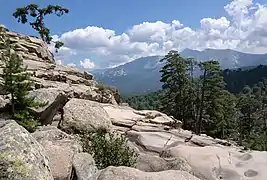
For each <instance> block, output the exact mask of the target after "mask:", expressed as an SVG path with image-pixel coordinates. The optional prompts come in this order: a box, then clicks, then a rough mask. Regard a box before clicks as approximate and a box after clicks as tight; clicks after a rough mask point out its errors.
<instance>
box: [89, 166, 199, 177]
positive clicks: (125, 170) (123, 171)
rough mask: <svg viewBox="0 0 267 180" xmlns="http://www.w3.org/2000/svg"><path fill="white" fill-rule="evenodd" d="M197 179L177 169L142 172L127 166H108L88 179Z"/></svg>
mask: <svg viewBox="0 0 267 180" xmlns="http://www.w3.org/2000/svg"><path fill="white" fill-rule="evenodd" d="M115 179H116V180H130V179H132V180H178V179H179V180H199V179H198V178H197V177H194V176H193V175H191V174H189V173H187V172H184V171H178V170H168V171H161V172H143V171H140V170H137V169H134V168H129V167H123V166H122V167H113V166H110V167H108V168H106V169H104V170H102V171H101V172H99V173H97V174H95V175H94V176H93V177H92V178H91V179H90V180H115Z"/></svg>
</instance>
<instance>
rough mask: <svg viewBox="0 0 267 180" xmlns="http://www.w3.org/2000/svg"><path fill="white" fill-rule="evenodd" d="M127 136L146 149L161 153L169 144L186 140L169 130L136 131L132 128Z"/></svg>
mask: <svg viewBox="0 0 267 180" xmlns="http://www.w3.org/2000/svg"><path fill="white" fill-rule="evenodd" d="M127 136H128V137H129V138H130V140H131V141H134V142H135V143H136V144H137V145H139V146H141V147H142V148H143V149H144V150H146V151H150V152H156V153H160V152H161V151H162V150H164V147H165V146H167V145H168V144H171V143H173V142H181V143H182V142H183V141H184V139H182V138H179V137H177V136H174V135H172V134H170V133H168V132H136V131H133V130H131V131H128V132H127Z"/></svg>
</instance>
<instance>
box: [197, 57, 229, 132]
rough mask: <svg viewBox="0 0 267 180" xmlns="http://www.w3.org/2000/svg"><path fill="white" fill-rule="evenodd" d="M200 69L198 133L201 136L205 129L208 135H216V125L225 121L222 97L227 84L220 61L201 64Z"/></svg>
mask: <svg viewBox="0 0 267 180" xmlns="http://www.w3.org/2000/svg"><path fill="white" fill-rule="evenodd" d="M199 67H200V69H201V70H202V73H203V74H202V75H201V76H200V78H199V82H198V89H199V90H198V95H197V96H198V100H197V109H198V110H197V112H198V114H197V129H196V133H197V134H200V133H201V132H202V129H203V127H205V131H206V133H214V132H211V131H212V129H214V128H216V127H214V124H216V122H217V121H220V120H222V119H223V111H224V109H223V102H222V101H223V100H222V96H223V89H224V86H225V83H224V81H223V77H222V75H221V68H220V66H219V62H218V61H215V60H212V61H205V62H200V63H199Z"/></svg>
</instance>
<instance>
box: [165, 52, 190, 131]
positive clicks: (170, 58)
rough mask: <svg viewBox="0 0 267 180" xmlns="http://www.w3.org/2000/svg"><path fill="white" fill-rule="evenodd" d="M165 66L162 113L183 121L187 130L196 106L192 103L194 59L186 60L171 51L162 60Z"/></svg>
mask: <svg viewBox="0 0 267 180" xmlns="http://www.w3.org/2000/svg"><path fill="white" fill-rule="evenodd" d="M161 62H164V63H165V65H164V66H163V67H162V70H161V71H160V72H161V73H162V76H161V80H160V81H161V82H162V83H163V85H162V89H163V96H162V111H163V112H165V113H167V114H169V115H173V116H174V117H175V118H176V119H179V120H182V121H183V124H184V127H185V128H187V127H188V126H190V125H189V121H191V119H193V115H194V114H193V111H194V107H193V106H194V104H193V103H191V102H192V97H193V96H192V93H193V89H194V84H193V79H192V76H193V73H192V72H193V71H192V69H193V67H194V66H195V62H194V60H193V59H185V58H183V57H181V56H180V55H179V53H178V52H177V51H170V52H169V53H168V54H167V55H166V56H165V57H164V58H163V59H162V60H161Z"/></svg>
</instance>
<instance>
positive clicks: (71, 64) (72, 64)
mask: <svg viewBox="0 0 267 180" xmlns="http://www.w3.org/2000/svg"><path fill="white" fill-rule="evenodd" d="M67 66H70V67H76V64H74V63H69V64H67Z"/></svg>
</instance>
